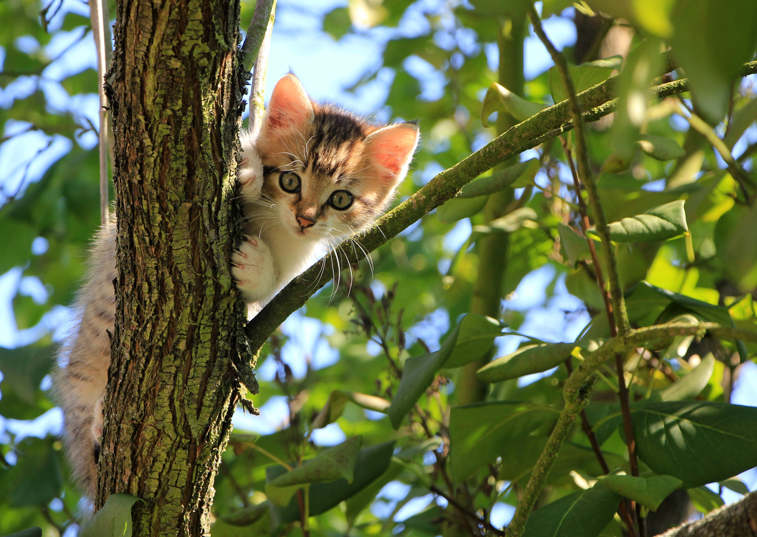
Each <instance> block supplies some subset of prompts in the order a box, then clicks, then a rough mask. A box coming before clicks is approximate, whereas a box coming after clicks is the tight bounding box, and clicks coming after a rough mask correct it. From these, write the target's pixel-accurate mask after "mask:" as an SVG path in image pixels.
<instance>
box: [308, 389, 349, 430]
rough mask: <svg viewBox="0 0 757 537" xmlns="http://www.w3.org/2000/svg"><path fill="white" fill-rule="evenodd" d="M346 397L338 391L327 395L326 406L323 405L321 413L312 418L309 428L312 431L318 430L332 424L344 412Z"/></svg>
mask: <svg viewBox="0 0 757 537" xmlns="http://www.w3.org/2000/svg"><path fill="white" fill-rule="evenodd" d="M347 401H348V399H347V396H346V395H345V393H344V392H342V391H340V390H334V391H333V392H331V393H330V394H329V398H328V399H327V400H326V404H325V405H323V408H322V409H321V411H320V412H319V413H318V414H317V415H316V417H315V418H313V421H312V422H311V423H310V426H311V427H312V428H313V429H320V428H322V427H326V426H327V425H329V424H330V423H334V422H335V421H336V420H337V419H339V417H340V416H341V415H342V412H344V407H346V406H347Z"/></svg>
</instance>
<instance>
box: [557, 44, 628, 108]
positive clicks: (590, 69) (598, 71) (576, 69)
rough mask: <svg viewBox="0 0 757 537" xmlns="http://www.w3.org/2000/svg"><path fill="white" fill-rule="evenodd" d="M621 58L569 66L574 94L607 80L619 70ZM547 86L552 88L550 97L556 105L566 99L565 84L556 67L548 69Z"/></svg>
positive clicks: (614, 57) (621, 62) (615, 57)
mask: <svg viewBox="0 0 757 537" xmlns="http://www.w3.org/2000/svg"><path fill="white" fill-rule="evenodd" d="M622 64H623V58H621V57H620V56H613V57H611V58H606V59H602V60H596V61H593V62H588V63H582V64H581V65H569V66H568V70H569V71H570V76H571V78H572V79H573V87H574V89H575V91H576V93H577V94H578V93H581V92H582V91H585V90H587V89H589V88H591V87H592V86H596V85H597V84H599V83H600V82H604V81H605V80H607V79H608V78H609V77H610V75H612V73H613V71H616V70H618V69H620V66H621V65H622ZM549 85H550V87H551V88H552V97H553V98H554V100H555V102H556V103H559V102H560V101H564V100H565V99H567V98H568V92H567V90H566V89H565V83H564V82H563V80H562V77H561V76H560V72H559V71H558V70H557V68H556V67H551V68H550V69H549Z"/></svg>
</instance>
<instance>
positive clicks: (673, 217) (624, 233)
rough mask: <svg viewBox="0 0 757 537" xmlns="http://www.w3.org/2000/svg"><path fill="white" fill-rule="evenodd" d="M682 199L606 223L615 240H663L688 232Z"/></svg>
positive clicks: (612, 238) (611, 237)
mask: <svg viewBox="0 0 757 537" xmlns="http://www.w3.org/2000/svg"><path fill="white" fill-rule="evenodd" d="M683 203H684V202H683V201H682V200H677V201H674V202H671V203H666V204H665V205H661V206H659V207H655V208H654V209H650V210H648V211H647V212H645V213H644V214H637V215H636V216H634V217H631V218H623V219H622V220H620V221H619V222H613V223H611V224H609V225H608V228H609V231H610V239H611V240H613V241H615V242H649V241H664V240H668V239H672V238H674V237H680V236H681V235H684V234H686V233H688V231H689V227H688V225H687V224H686V212H685V211H684V210H683Z"/></svg>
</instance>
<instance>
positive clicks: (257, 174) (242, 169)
mask: <svg viewBox="0 0 757 537" xmlns="http://www.w3.org/2000/svg"><path fill="white" fill-rule="evenodd" d="M237 177H238V178H239V184H240V185H241V186H242V197H243V198H244V200H245V201H252V200H256V199H259V198H260V194H261V192H262V190H263V162H262V161H261V160H260V156H259V155H258V152H257V150H256V149H255V146H254V145H253V144H252V143H250V142H246V140H245V138H242V161H241V162H240V163H239V169H238V171H237Z"/></svg>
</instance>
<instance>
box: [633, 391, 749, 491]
mask: <svg viewBox="0 0 757 537" xmlns="http://www.w3.org/2000/svg"><path fill="white" fill-rule="evenodd" d="M632 418H633V430H634V436H635V439H636V448H637V450H638V454H639V457H641V458H642V459H643V460H644V462H645V463H646V464H647V465H648V466H649V467H650V468H651V469H652V470H653V471H654V472H655V473H657V474H660V475H672V476H674V477H677V478H678V479H680V480H681V481H683V486H684V488H687V489H688V488H693V487H698V486H701V485H704V484H706V483H711V482H713V481H720V480H722V479H726V478H729V477H731V476H734V475H736V474H739V473H741V472H744V471H746V470H749V469H750V468H752V467H754V466H757V427H754V426H749V425H748V424H755V423H757V408H753V407H745V406H740V405H729V404H725V403H712V402H704V401H682V402H664V403H650V404H647V405H644V406H643V407H642V408H638V409H634V410H633V414H632Z"/></svg>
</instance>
